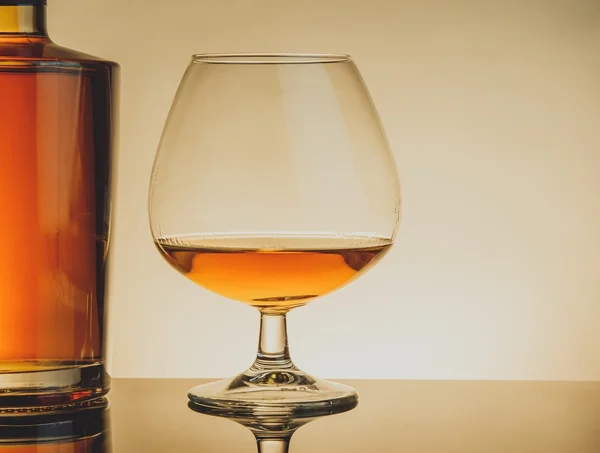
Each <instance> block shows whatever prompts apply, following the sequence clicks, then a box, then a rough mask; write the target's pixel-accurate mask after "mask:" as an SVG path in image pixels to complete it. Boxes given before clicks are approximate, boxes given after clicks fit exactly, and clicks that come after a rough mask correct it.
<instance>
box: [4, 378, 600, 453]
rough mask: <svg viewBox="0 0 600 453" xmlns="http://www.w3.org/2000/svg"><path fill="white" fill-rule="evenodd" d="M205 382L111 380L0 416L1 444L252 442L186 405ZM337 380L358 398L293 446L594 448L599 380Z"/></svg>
mask: <svg viewBox="0 0 600 453" xmlns="http://www.w3.org/2000/svg"><path fill="white" fill-rule="evenodd" d="M202 382H208V381H207V380H189V379H165V380H156V379H115V380H113V387H112V390H111V392H110V394H109V400H110V405H109V407H108V408H105V407H103V406H102V404H95V405H93V407H91V408H89V409H87V410H86V411H85V412H81V411H80V412H78V413H74V415H69V414H68V413H67V414H62V415H60V416H58V418H57V417H56V416H55V417H54V419H52V417H50V418H48V417H47V416H44V415H43V414H41V415H40V414H36V415H35V417H34V418H31V419H30V422H26V423H23V421H22V420H21V422H15V421H14V417H13V420H10V419H8V418H6V417H3V416H0V453H34V452H35V453H42V452H44V453H111V452H112V453H133V452H144V453H159V452H160V453H164V452H169V453H170V452H174V453H175V452H177V453H188V452H189V453H191V452H194V453H197V452H207V453H208V452H255V451H257V448H256V440H255V437H254V435H253V434H252V432H251V431H250V429H248V428H247V427H246V426H242V425H241V424H239V423H236V422H234V421H231V420H229V419H227V418H223V417H216V416H212V415H206V414H202V413H197V412H195V411H193V410H191V409H190V408H189V407H188V400H187V396H186V395H187V391H188V390H189V389H190V388H191V387H193V386H194V385H197V384H199V383H202ZM343 382H345V383H347V384H349V385H351V386H353V387H355V388H356V389H357V390H358V392H359V394H360V401H359V404H358V407H356V408H354V409H352V410H350V411H348V412H345V413H341V414H336V415H328V416H324V417H319V418H316V419H314V420H312V421H309V422H308V423H306V424H305V425H304V426H301V427H300V428H299V429H298V430H297V431H296V432H295V433H294V435H293V437H292V439H291V446H290V452H292V453H300V452H311V453H318V452H328V453H332V452H333V453H335V452H340V453H341V452H344V453H351V452H357V453H358V452H360V453H364V452H392V451H394V452H401V451H406V452H411V453H434V452H435V453H446V452H447V453H451V452H452V453H471V452H473V453H475V452H477V453H483V452H485V453H496V452H497V453H500V452H502V453H521V452H522V453H538V452H539V453H598V452H600V383H596V382H579V383H576V382H572V383H568V382H501V381H498V382H490V381H480V382H474V381H343ZM69 418H70V419H69ZM304 421H306V420H304ZM289 422H290V423H289V424H287V425H286V426H287V428H289V427H290V426H292V425H293V423H294V421H293V420H291V421H289ZM15 423H17V424H19V423H20V425H21V426H15ZM248 423H249V422H248V421H246V424H248ZM302 424H303V422H301V423H298V425H302ZM258 425H260V429H265V427H264V426H263V425H264V424H262V425H261V424H260V423H259V424H258ZM293 426H294V427H295V426H296V425H293ZM251 428H256V426H251ZM267 429H268V427H267ZM11 438H12V441H11V440H10V439H11Z"/></svg>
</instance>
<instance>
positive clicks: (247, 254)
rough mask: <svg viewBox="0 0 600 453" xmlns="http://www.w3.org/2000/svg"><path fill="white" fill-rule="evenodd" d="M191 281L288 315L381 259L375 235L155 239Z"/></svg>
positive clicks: (381, 243) (384, 244)
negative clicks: (288, 312)
mask: <svg viewBox="0 0 600 453" xmlns="http://www.w3.org/2000/svg"><path fill="white" fill-rule="evenodd" d="M156 245H157V247H158V249H159V250H160V251H161V252H162V253H163V254H164V255H165V256H166V258H167V260H168V261H169V262H170V263H171V264H172V265H173V266H174V267H175V268H176V269H177V270H179V271H180V272H181V273H183V274H184V275H185V276H186V277H187V278H189V279H190V280H192V281H194V282H196V283H197V284H199V285H200V286H203V287H204V288H206V289H208V290H210V291H212V292H214V293H217V294H219V295H221V296H224V297H227V298H230V299H234V300H238V301H241V302H244V303H246V304H248V305H251V306H253V307H257V308H259V309H262V310H274V311H287V310H289V309H291V308H294V307H297V306H300V305H304V304H305V303H307V302H308V301H310V300H311V299H314V298H316V297H319V296H322V295H324V294H327V293H329V292H331V291H334V290H336V289H338V288H340V287H342V286H344V285H346V284H347V283H349V282H350V281H352V280H353V279H354V278H356V277H357V276H358V275H359V274H360V273H362V272H364V271H365V270H366V269H367V268H368V267H370V266H371V265H373V264H374V263H375V262H376V261H377V260H379V259H380V258H381V257H382V256H383V255H384V254H385V252H386V251H387V249H388V248H389V247H390V246H391V241H390V240H389V239H385V238H377V237H354V236H353V237H344V236H334V235H332V236H330V237H328V236H315V237H311V236H305V237H302V236H297V237H294V236H282V237H276V236H275V237H260V236H230V237H208V236H197V237H171V238H161V239H158V240H157V241H156Z"/></svg>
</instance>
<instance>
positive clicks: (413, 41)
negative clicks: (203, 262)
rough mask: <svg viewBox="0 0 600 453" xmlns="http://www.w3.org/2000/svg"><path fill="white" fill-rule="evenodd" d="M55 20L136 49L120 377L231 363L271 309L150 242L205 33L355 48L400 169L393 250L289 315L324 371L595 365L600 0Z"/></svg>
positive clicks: (234, 8)
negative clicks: (219, 287)
mask: <svg viewBox="0 0 600 453" xmlns="http://www.w3.org/2000/svg"><path fill="white" fill-rule="evenodd" d="M49 3H50V5H49V26H50V29H51V32H52V36H53V37H54V39H55V40H56V41H57V42H59V43H61V44H64V45H67V46H70V47H75V48H77V49H79V50H82V51H86V52H89V53H92V54H97V55H100V56H103V57H106V58H110V59H114V60H116V61H118V62H120V63H121V65H122V97H121V101H122V110H121V112H122V113H121V137H120V157H119V177H118V197H117V199H116V222H115V231H114V243H113V246H114V248H113V255H112V258H113V261H112V270H111V272H112V275H111V283H112V285H111V291H110V292H111V304H112V306H111V321H112V325H111V362H110V363H111V366H110V368H111V370H112V373H113V375H115V376H144V377H145V376H165V377H166V376H180V377H186V376H189V377H193V376H205V377H214V376H225V375H230V374H233V373H236V372H238V371H240V370H241V369H242V368H243V367H244V366H246V365H249V363H250V361H251V359H252V356H253V353H254V349H255V345H256V335H257V328H258V316H257V314H256V313H255V312H254V311H253V310H252V309H250V308H248V307H245V306H243V305H242V304H238V303H235V302H230V301H227V300H224V299H220V298H219V297H217V296H213V295H211V294H209V293H207V292H205V291H204V290H202V289H199V288H196V287H194V286H193V284H192V283H190V282H188V281H186V280H185V279H184V278H183V277H181V276H179V275H177V274H176V273H175V272H174V271H173V270H171V269H170V268H169V267H168V265H167V264H166V263H164V262H163V261H162V258H161V257H160V256H159V255H158V253H157V252H156V251H155V250H154V248H153V245H152V241H151V238H150V234H149V228H148V221H147V211H146V209H147V183H148V177H149V174H150V167H151V164H152V160H153V155H154V152H155V150H156V147H157V143H158V140H159V136H160V133H161V128H162V125H163V123H164V120H165V117H166V115H167V112H168V109H169V107H170V103H171V101H172V98H173V95H174V94H175V90H176V88H177V85H178V83H179V80H180V77H181V75H182V72H183V71H184V69H185V67H186V65H187V63H188V59H189V55H190V54H192V53H195V52H228V51H231V52H233V51H236V52H237V51H290V52H347V53H350V54H352V55H353V56H354V57H355V60H356V62H357V64H358V66H359V68H360V69H361V71H362V73H363V76H364V78H365V80H366V83H367V84H368V86H369V87H370V90H371V93H372V95H373V98H374V100H375V102H376V104H377V106H378V109H379V112H380V114H381V117H382V120H383V123H384V125H385V127H386V129H387V131H388V136H389V139H390V142H391V144H392V147H393V149H394V152H395V154H396V157H397V160H398V163H399V166H400V172H401V178H402V183H403V195H404V207H403V216H404V220H403V224H402V226H401V229H400V235H399V241H398V244H397V246H396V248H395V249H394V250H393V251H392V252H391V253H390V254H389V255H388V257H387V258H386V259H385V260H384V261H383V262H382V263H381V264H380V265H379V266H378V267H377V268H375V270H374V271H372V272H371V273H370V274H368V275H366V276H365V277H364V278H362V280H359V281H357V282H355V283H354V284H352V285H351V286H350V287H348V288H346V289H344V290H342V291H340V292H339V293H336V294H335V295H332V296H330V297H327V298H326V299H323V300H321V301H318V302H315V303H314V304H312V305H309V306H308V307H306V308H303V309H299V310H297V311H296V312H294V313H292V315H291V316H290V330H291V344H292V353H293V356H294V358H295V360H296V362H297V363H298V365H300V366H301V367H303V368H305V369H308V370H310V371H312V372H314V373H315V374H318V375H320V376H324V377H337V378H339V377H346V378H473V379H581V380H588V379H590V380H591V379H600V329H598V327H597V326H598V322H599V321H600V300H599V299H600V281H599V275H600V274H599V265H600V256H599V253H600V203H599V200H600V178H599V177H598V175H599V170H600V149H599V145H600V132H599V129H600V128H599V127H598V126H600V122H599V119H600V89H599V88H598V87H599V86H600V57H599V55H600V53H599V49H600V3H599V2H598V1H597V0H545V1H541V0H540V1H534V0H495V1H492V0H487V1H486V0H480V1H475V0H473V1H446V0H398V1H392V0H387V1H385V0H370V1H348V0H346V1H341V0H310V1H294V2H292V1H287V0H273V1H259V0H219V1H216V0H214V1H208V0H168V1H166V0H165V1H155V0H50V1H49Z"/></svg>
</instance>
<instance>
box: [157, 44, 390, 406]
mask: <svg viewBox="0 0 600 453" xmlns="http://www.w3.org/2000/svg"><path fill="white" fill-rule="evenodd" d="M149 198H150V200H149V201H150V203H149V210H150V223H151V229H152V235H153V238H154V241H155V244H156V247H157V249H158V250H159V251H160V253H161V254H162V256H163V257H164V258H165V259H166V260H167V261H168V262H169V263H170V264H171V265H172V266H173V267H174V268H175V269H176V270H178V271H179V272H180V273H181V274H183V275H184V276H186V277H187V278H188V279H190V280H192V281H194V282H196V283H197V284H198V285H200V286H202V287H204V288H205V289H207V290H209V291H212V292H214V293H216V294H219V295H221V296H224V297H227V298H230V299H233V300H236V301H239V302H243V303H245V304H248V305H250V306H253V307H256V308H257V309H258V310H259V311H260V313H261V330H260V340H259V347H258V354H257V357H256V360H255V362H254V364H253V365H252V366H251V367H250V368H249V369H248V370H246V371H245V372H243V373H242V374H240V375H239V376H236V377H234V378H232V379H226V380H221V381H217V382H213V383H210V384H206V385H201V386H198V387H196V388H194V389H192V390H191V391H190V393H189V395H188V396H189V398H190V400H191V401H192V402H193V403H194V404H197V405H200V406H203V407H207V408H211V409H215V410H218V409H220V408H222V409H226V410H228V411H233V412H239V413H242V412H245V411H246V412H247V411H252V410H254V409H256V408H258V407H260V408H265V407H268V408H270V410H273V411H277V410H278V409H281V410H282V411H283V412H285V411H289V410H290V409H292V410H300V411H305V410H311V409H318V408H323V407H331V406H348V407H353V406H354V405H355V404H356V401H357V394H356V391H355V390H354V389H352V388H350V387H347V386H345V385H341V384H338V383H334V382H329V381H324V380H320V379H316V378H313V377H311V376H309V375H308V374H306V373H304V372H303V371H301V370H299V369H298V368H296V366H295V365H294V364H293V362H292V360H291V359H290V355H289V351H288V346H287V335H286V324H285V319H286V318H285V317H286V313H287V312H289V311H290V310H291V309H293V308H296V307H300V306H303V305H305V304H307V303H308V302H311V301H313V300H314V299H316V298H318V297H320V296H323V295H325V294H328V293H330V292H332V291H335V290H337V289H339V288H341V287H342V286H344V285H346V284H348V283H350V282H351V281H352V280H354V279H355V278H357V277H358V276H359V275H361V274H363V273H364V272H365V271H366V270H367V269H369V268H371V267H372V266H373V265H374V264H375V263H376V262H378V261H379V260H380V259H381V257H383V255H385V253H386V252H387V251H388V250H389V248H390V247H391V246H392V244H393V242H394V237H395V233H396V229H397V227H398V222H399V213H400V188H399V182H398V176H397V169H396V165H395V163H394V159H393V156H392V153H391V152H390V149H389V146H388V142H387V140H386V137H385V134H384V131H383V129H382V126H381V123H380V121H379V118H378V115H377V112H376V110H375V107H374V105H373V102H372V101H371V98H370V96H369V94H368V91H367V89H366V87H365V84H364V82H363V80H362V78H361V76H360V74H359V72H358V70H357V68H356V66H355V64H354V63H353V61H352V60H351V58H350V57H349V56H347V55H333V54H328V55H324V54H321V55H304V54H302V55H301V54H203V55H195V56H193V57H192V60H191V62H190V64H189V66H188V68H187V70H186V72H185V74H184V76H183V79H182V81H181V84H180V86H179V90H178V92H177V95H176V97H175V100H174V102H173V105H172V107H171V111H170V114H169V117H168V119H167V122H166V125H165V128H164V131H163V136H162V139H161V142H160V145H159V149H158V152H157V155H156V159H155V162H154V167H153V170H152V177H151V184H150V197H149Z"/></svg>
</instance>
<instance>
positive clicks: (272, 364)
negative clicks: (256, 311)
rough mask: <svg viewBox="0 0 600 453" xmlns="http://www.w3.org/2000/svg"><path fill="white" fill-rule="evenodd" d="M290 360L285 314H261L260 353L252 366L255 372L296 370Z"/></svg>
mask: <svg viewBox="0 0 600 453" xmlns="http://www.w3.org/2000/svg"><path fill="white" fill-rule="evenodd" d="M295 368H296V367H295V366H294V363H293V362H292V359H291V358H290V351H289V349H288V340H287V323H286V318H285V314H279V313H262V312H261V314H260V338H259V341H258V353H257V354H256V360H255V361H254V364H253V365H252V369H253V370H255V371H263V370H290V369H295Z"/></svg>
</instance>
